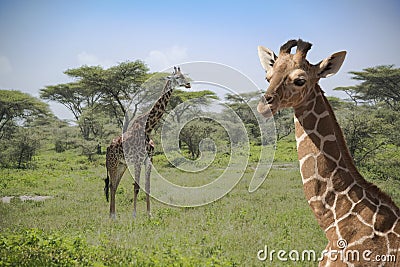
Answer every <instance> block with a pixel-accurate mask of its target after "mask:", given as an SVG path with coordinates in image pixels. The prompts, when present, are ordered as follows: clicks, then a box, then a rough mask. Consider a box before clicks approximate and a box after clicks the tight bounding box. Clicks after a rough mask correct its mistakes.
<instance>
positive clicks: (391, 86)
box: [335, 65, 400, 179]
mask: <svg viewBox="0 0 400 267" xmlns="http://www.w3.org/2000/svg"><path fill="white" fill-rule="evenodd" d="M350 73H351V74H352V75H353V77H352V79H355V80H359V81H361V83H360V84H358V85H355V86H349V87H339V88H336V89H335V90H341V91H344V92H346V93H347V95H349V97H350V99H351V100H352V102H350V103H347V105H346V106H344V108H343V109H342V111H340V112H339V116H338V118H339V119H340V120H341V124H342V126H343V131H344V134H345V137H346V141H347V143H348V146H349V150H350V152H351V153H352V155H353V157H354V159H355V161H356V163H357V164H358V165H359V166H360V167H363V168H365V169H368V170H373V171H371V172H372V173H374V175H377V177H380V178H382V177H385V178H388V177H395V178H396V179H399V177H400V168H399V167H398V166H400V157H399V156H398V151H399V146H400V141H399V139H400V133H399V131H398V126H399V125H400V102H399V100H400V69H398V68H394V66H393V65H389V66H377V67H373V68H366V69H364V70H363V71H352V72H350ZM351 103H353V104H351ZM396 155H397V156H396Z"/></svg>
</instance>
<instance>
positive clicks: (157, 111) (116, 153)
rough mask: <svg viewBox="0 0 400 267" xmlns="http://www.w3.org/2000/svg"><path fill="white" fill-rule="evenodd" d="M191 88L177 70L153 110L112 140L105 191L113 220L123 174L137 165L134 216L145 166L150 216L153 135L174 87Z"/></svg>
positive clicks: (136, 119)
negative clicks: (130, 167) (141, 175)
mask: <svg viewBox="0 0 400 267" xmlns="http://www.w3.org/2000/svg"><path fill="white" fill-rule="evenodd" d="M176 87H185V88H190V87H191V85H190V82H189V81H188V79H187V78H186V77H185V75H183V73H182V72H181V69H180V68H179V67H178V68H176V67H174V71H173V73H172V74H171V75H169V76H167V77H166V82H165V86H164V87H163V89H162V92H161V96H160V97H159V98H158V100H157V101H156V102H155V103H154V105H153V106H152V108H151V109H150V111H148V112H146V113H144V114H142V115H140V116H138V117H136V118H135V119H134V120H133V121H132V122H130V123H129V127H128V128H127V130H126V131H125V132H124V133H123V134H122V135H121V136H118V137H116V138H115V139H113V140H112V142H111V144H110V146H108V147H107V154H106V168H107V178H106V179H105V187H104V192H105V195H106V199H107V201H108V200H109V192H110V194H111V199H110V218H113V219H115V217H116V212H115V194H116V191H117V188H118V185H119V183H120V181H121V178H122V175H123V174H124V172H125V170H126V168H127V167H128V165H129V166H131V165H132V166H133V169H134V179H135V182H134V196H133V217H136V203H137V195H138V193H139V189H140V186H139V182H140V173H141V168H142V165H143V164H144V165H145V193H146V204H147V213H148V215H149V216H151V213H150V174H151V168H152V155H153V151H154V142H153V141H152V140H151V138H150V136H151V133H152V131H153V129H154V128H155V127H156V126H157V124H158V123H159V121H160V119H161V117H162V116H163V114H164V112H165V110H166V108H167V105H168V102H169V100H170V98H171V95H172V93H173V90H174V88H176Z"/></svg>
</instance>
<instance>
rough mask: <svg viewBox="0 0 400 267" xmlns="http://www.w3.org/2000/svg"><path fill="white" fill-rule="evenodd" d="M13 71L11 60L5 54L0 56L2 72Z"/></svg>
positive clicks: (0, 69)
mask: <svg viewBox="0 0 400 267" xmlns="http://www.w3.org/2000/svg"><path fill="white" fill-rule="evenodd" d="M11 71H12V66H11V63H10V60H8V58H7V57H5V56H0V74H9V73H10V72H11Z"/></svg>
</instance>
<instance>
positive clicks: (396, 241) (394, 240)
mask: <svg viewBox="0 0 400 267" xmlns="http://www.w3.org/2000/svg"><path fill="white" fill-rule="evenodd" d="M388 239H389V247H390V248H391V249H399V248H400V237H397V236H396V235H395V234H393V233H389V234H388Z"/></svg>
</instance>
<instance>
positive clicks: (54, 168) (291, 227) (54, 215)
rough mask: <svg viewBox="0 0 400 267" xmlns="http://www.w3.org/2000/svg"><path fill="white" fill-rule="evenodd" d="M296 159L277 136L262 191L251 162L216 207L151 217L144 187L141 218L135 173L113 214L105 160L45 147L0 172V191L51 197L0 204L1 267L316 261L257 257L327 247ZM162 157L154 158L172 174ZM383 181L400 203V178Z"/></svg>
mask: <svg viewBox="0 0 400 267" xmlns="http://www.w3.org/2000/svg"><path fill="white" fill-rule="evenodd" d="M295 159H296V153H295V144H294V143H293V142H281V143H279V144H278V150H277V153H276V156H275V161H276V162H275V164H274V166H275V167H274V166H273V168H272V169H271V171H270V173H269V175H268V177H267V179H266V180H265V182H264V183H263V185H262V186H261V187H260V189H259V190H257V191H256V192H254V193H248V184H249V182H250V177H251V176H252V172H253V170H252V169H251V168H248V170H247V171H246V174H245V176H244V178H243V179H242V180H241V181H240V182H239V184H238V185H237V186H236V187H235V188H234V189H233V190H232V191H231V192H230V193H229V194H228V195H227V196H225V197H224V198H222V199H220V200H218V201H216V202H214V203H212V204H209V205H206V206H202V207H198V208H175V207H170V206H167V205H165V204H162V203H159V202H157V201H155V200H152V213H153V217H152V218H148V217H147V216H146V212H145V201H144V193H143V192H141V193H140V194H139V203H138V217H137V218H136V219H133V218H132V206H133V203H132V199H133V180H132V178H131V177H130V175H129V173H128V172H127V173H126V174H125V176H124V178H123V180H122V182H121V185H120V187H119V189H118V194H117V213H118V219H117V220H116V221H111V220H110V219H109V218H108V203H107V202H106V201H105V197H104V194H103V190H102V189H103V186H104V182H103V179H102V178H104V176H105V168H104V158H103V157H99V158H98V159H97V161H95V162H93V163H88V162H87V161H86V160H85V158H84V157H81V156H77V154H76V153H75V152H73V151H67V152H63V153H58V154H57V153H55V152H54V151H51V150H47V151H43V152H42V153H40V155H39V156H37V158H36V161H35V163H36V165H37V168H36V169H33V170H31V169H28V170H15V169H12V170H11V169H0V197H2V196H20V195H47V196H54V198H53V199H50V200H46V201H44V202H33V201H27V202H21V201H20V200H19V199H17V198H14V199H12V200H11V203H8V204H6V203H0V230H1V232H0V266H52V265H54V266H62V265H64V266H74V265H76V266H81V265H87V266H129V265H131V266H316V265H317V263H316V262H305V261H303V262H293V261H288V262H280V261H278V260H277V259H275V261H273V262H270V261H269V260H267V261H266V262H261V261H260V260H258V259H257V253H258V251H259V250H262V249H264V248H265V246H267V247H268V249H269V250H272V249H274V250H276V251H277V250H280V249H282V250H285V251H290V250H298V251H303V250H315V251H317V252H319V251H322V250H323V249H324V247H325V245H326V240H325V237H324V234H323V232H322V230H320V228H319V226H318V225H317V223H316V220H315V219H314V215H313V214H312V213H311V210H310V208H309V206H308V204H307V202H306V201H305V197H304V194H303V189H302V185H301V178H300V174H299V171H298V169H297V162H296V160H295ZM161 162H162V159H161V158H159V159H158V160H157V159H155V164H159V166H158V167H159V168H165V171H168V168H170V167H168V166H167V165H166V164H161ZM279 166H280V167H279ZM207 171H209V172H210V173H214V172H215V170H213V169H211V170H207ZM207 171H206V173H205V174H204V175H202V176H204V177H207ZM182 175H184V174H182ZM182 179H183V178H182ZM199 179H201V178H199ZM379 186H380V187H381V188H382V189H383V190H385V191H387V192H388V193H390V194H391V195H392V196H393V197H394V199H395V201H396V203H398V204H399V203H400V189H399V184H394V183H393V182H391V181H383V182H380V183H379Z"/></svg>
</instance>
